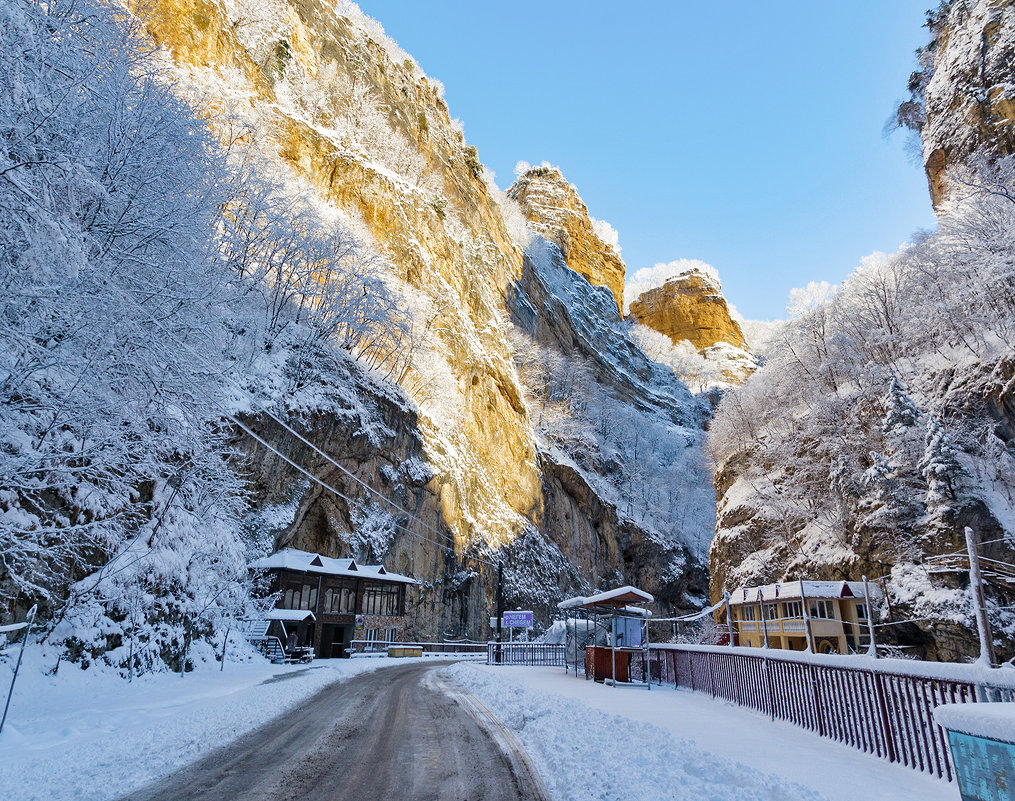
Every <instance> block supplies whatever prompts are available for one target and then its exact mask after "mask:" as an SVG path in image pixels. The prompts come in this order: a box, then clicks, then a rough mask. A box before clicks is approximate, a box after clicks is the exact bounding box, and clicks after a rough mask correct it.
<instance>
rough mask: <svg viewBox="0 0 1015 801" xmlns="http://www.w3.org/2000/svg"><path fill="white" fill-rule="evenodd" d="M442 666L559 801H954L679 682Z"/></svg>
mask: <svg viewBox="0 0 1015 801" xmlns="http://www.w3.org/2000/svg"><path fill="white" fill-rule="evenodd" d="M446 670H447V672H448V674H449V675H450V676H451V677H452V678H454V679H455V680H457V681H458V682H460V683H461V684H462V685H464V686H465V687H466V688H467V689H469V690H470V691H471V692H472V693H474V694H475V695H476V696H477V697H478V698H479V699H480V700H481V701H482V702H483V703H484V704H486V705H487V706H488V707H489V708H490V709H491V710H492V711H493V712H494V713H495V714H496V715H498V716H499V717H500V719H501V720H502V721H503V722H504V724H505V725H506V726H507V727H508V728H510V729H511V730H512V731H513V732H514V733H515V735H516V736H517V737H518V739H519V740H520V741H521V743H522V745H523V746H525V748H526V750H527V751H528V752H529V755H530V756H531V758H532V760H533V763H534V764H535V765H536V767H537V769H538V770H539V772H540V774H541V775H542V777H543V780H544V782H545V783H546V785H547V788H548V789H549V791H550V793H551V795H552V796H553V798H554V799H555V801H593V800H596V799H602V800H603V801H606V799H619V798H645V799H652V801H727V799H728V800H729V801H734V800H735V801H798V800H802V799H810V800H811V801H818V800H820V801H856V799H858V798H864V799H872V801H873V800H875V799H878V800H880V799H885V801H888V800H889V799H890V801H907V800H908V799H913V800H914V801H916V799H919V801H956V799H957V798H958V790H957V789H956V788H955V786H954V785H950V784H948V783H946V782H944V781H941V780H938V779H933V778H931V777H929V776H925V775H923V774H920V773H917V772H916V771H913V770H910V769H909V768H904V767H901V766H898V765H892V764H890V763H888V762H886V761H884V760H881V759H878V758H876V757H872V756H869V755H866V754H863V753H861V752H859V751H855V750H853V749H851V748H847V747H846V746H842V745H839V744H838V743H834V742H832V741H830V740H827V739H823V738H821V737H817V736H816V735H814V734H811V733H810V732H807V731H804V730H803V729H800V728H797V727H795V726H792V725H790V724H787V723H782V722H772V721H770V720H768V718H766V717H764V716H762V715H758V714H755V713H753V712H750V711H747V710H743V709H739V708H737V707H734V706H732V705H729V704H726V703H724V702H722V701H716V700H713V699H712V698H710V697H707V696H703V695H698V694H695V693H691V692H688V691H686V690H674V689H673V688H667V687H658V686H653V688H652V690H651V691H646V690H644V689H640V688H638V689H636V688H617V689H613V688H611V687H606V686H604V685H601V684H596V683H595V682H590V681H584V680H583V679H581V678H577V679H576V678H575V677H574V676H573V675H571V676H565V675H564V672H563V669H561V668H533V667H495V666H487V665H475V664H469V665H466V664H462V665H455V666H452V667H450V668H447V669H446Z"/></svg>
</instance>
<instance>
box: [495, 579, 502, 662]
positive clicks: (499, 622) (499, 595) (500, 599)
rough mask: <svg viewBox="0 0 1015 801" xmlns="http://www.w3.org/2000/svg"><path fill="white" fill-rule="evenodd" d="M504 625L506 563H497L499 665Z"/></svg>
mask: <svg viewBox="0 0 1015 801" xmlns="http://www.w3.org/2000/svg"><path fill="white" fill-rule="evenodd" d="M503 623H504V563H503V562H497V660H496V661H497V664H500V662H501V647H500V642H501V640H500V638H501V627H502V625H503Z"/></svg>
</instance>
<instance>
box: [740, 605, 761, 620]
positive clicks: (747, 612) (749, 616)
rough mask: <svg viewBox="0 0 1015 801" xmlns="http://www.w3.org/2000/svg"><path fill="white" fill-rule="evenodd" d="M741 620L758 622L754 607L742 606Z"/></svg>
mask: <svg viewBox="0 0 1015 801" xmlns="http://www.w3.org/2000/svg"><path fill="white" fill-rule="evenodd" d="M740 619H741V620H757V619H758V618H757V611H756V610H755V608H754V607H753V606H742V607H740Z"/></svg>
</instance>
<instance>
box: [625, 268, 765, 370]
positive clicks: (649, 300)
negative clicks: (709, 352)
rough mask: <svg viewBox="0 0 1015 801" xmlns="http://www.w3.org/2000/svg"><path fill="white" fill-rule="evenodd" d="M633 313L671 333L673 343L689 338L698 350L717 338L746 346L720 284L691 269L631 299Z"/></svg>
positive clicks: (650, 324)
mask: <svg viewBox="0 0 1015 801" xmlns="http://www.w3.org/2000/svg"><path fill="white" fill-rule="evenodd" d="M630 312H631V316H632V317H633V318H634V319H635V320H637V321H638V322H639V323H641V324H642V325H646V326H648V327H649V328H652V329H654V330H656V331H658V332H659V333H661V334H665V335H666V336H668V337H669V338H670V339H671V340H672V341H673V343H674V344H676V343H678V342H681V341H683V340H687V341H688V342H690V343H691V344H692V345H694V347H696V348H697V349H698V350H699V351H704V350H705V349H706V348H710V347H712V346H713V345H715V344H716V343H717V342H727V343H729V344H730V345H734V346H735V347H738V348H742V349H744V350H746V349H747V342H746V341H745V340H744V333H743V331H741V330H740V324H739V323H737V321H736V320H734V319H733V318H732V317H731V316H730V310H729V306H727V305H726V298H724V297H723V294H722V289H721V287H720V286H719V284H718V283H717V282H716V281H715V280H714V279H713V278H711V277H710V276H707V275H705V274H704V273H701V272H698V271H696V270H695V271H691V272H688V273H685V274H683V275H678V276H675V277H674V278H670V279H669V280H668V281H666V283H665V284H663V286H660V287H656V288H654V289H650V290H648V291H647V292H644V293H643V294H642V295H641V296H640V297H638V298H636V299H635V300H633V301H631V306H630Z"/></svg>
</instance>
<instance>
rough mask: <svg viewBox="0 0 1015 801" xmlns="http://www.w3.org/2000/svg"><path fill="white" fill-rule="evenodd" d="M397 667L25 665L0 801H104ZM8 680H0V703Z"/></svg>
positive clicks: (366, 663)
mask: <svg viewBox="0 0 1015 801" xmlns="http://www.w3.org/2000/svg"><path fill="white" fill-rule="evenodd" d="M407 661H419V660H406V659H398V660H394V659H341V660H335V659H331V660H325V661H321V662H315V663H311V664H310V665H285V666H283V665H272V664H269V663H268V662H265V661H263V660H257V661H253V662H247V663H227V664H226V666H225V670H224V671H222V672H220V671H219V669H218V666H217V665H215V666H211V665H206V666H201V667H202V669H198V670H196V671H194V672H193V673H188V674H187V675H186V676H184V677H183V678H181V677H180V676H179V675H178V674H166V673H163V674H158V675H147V676H143V677H141V678H138V679H135V680H134V681H133V682H132V683H129V684H128V683H127V682H126V681H125V680H124V679H122V678H119V677H118V676H116V675H115V674H113V673H110V672H100V671H97V670H88V671H82V670H79V669H78V668H76V667H74V666H73V665H65V666H63V667H62V668H61V669H60V671H59V674H58V675H57V676H55V677H54V676H46V675H45V673H44V672H43V670H42V669H41V666H40V665H36V664H33V662H32V661H31V660H30V658H26V663H27V664H26V665H25V666H23V668H22V674H21V675H20V676H19V677H18V683H17V687H16V690H15V694H14V699H13V701H12V702H11V710H10V714H9V716H8V719H7V723H6V725H5V726H4V731H3V734H2V735H0V799H3V800H4V801H64V799H66V800H68V801H69V800H70V799H77V800H78V801H104V800H105V799H111V798H116V797H118V796H120V795H122V794H124V793H126V792H128V791H130V790H132V789H133V788H136V787H140V786H142V785H144V784H146V783H148V782H150V781H152V780H153V779H156V778H158V777H159V776H161V775H164V774H166V773H169V772H170V771H172V770H174V769H176V768H178V767H181V766H183V765H185V764H187V763H188V762H191V761H193V760H195V759H197V758H198V757H200V756H202V755H203V754H204V753H206V752H207V751H210V750H212V749H214V748H217V747H218V746H220V745H223V744H225V743H227V742H229V741H230V740H233V739H235V738H236V737H239V736H240V735H242V734H244V733H245V732H248V731H250V730H252V729H254V728H256V727H257V726H260V725H261V724H263V723H265V722H267V721H268V720H270V719H271V718H273V717H275V716H277V715H279V714H281V713H282V712H284V711H285V710H287V709H289V708H290V707H292V706H294V705H296V704H298V703H299V702H300V701H302V700H304V699H306V698H308V697H310V696H311V695H313V694H314V693H315V692H317V691H318V690H320V689H321V688H323V687H324V686H325V685H327V684H330V683H331V682H334V681H338V680H341V679H344V678H348V677H349V676H353V675H355V674H357V673H363V672H365V671H368V670H377V669H380V668H383V667H386V666H390V665H393V664H405V663H406V662H407ZM9 680H10V674H9V673H8V672H7V671H2V672H0V691H2V697H0V703H2V699H3V698H6V694H7V686H8V684H7V682H8V681H9Z"/></svg>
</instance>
